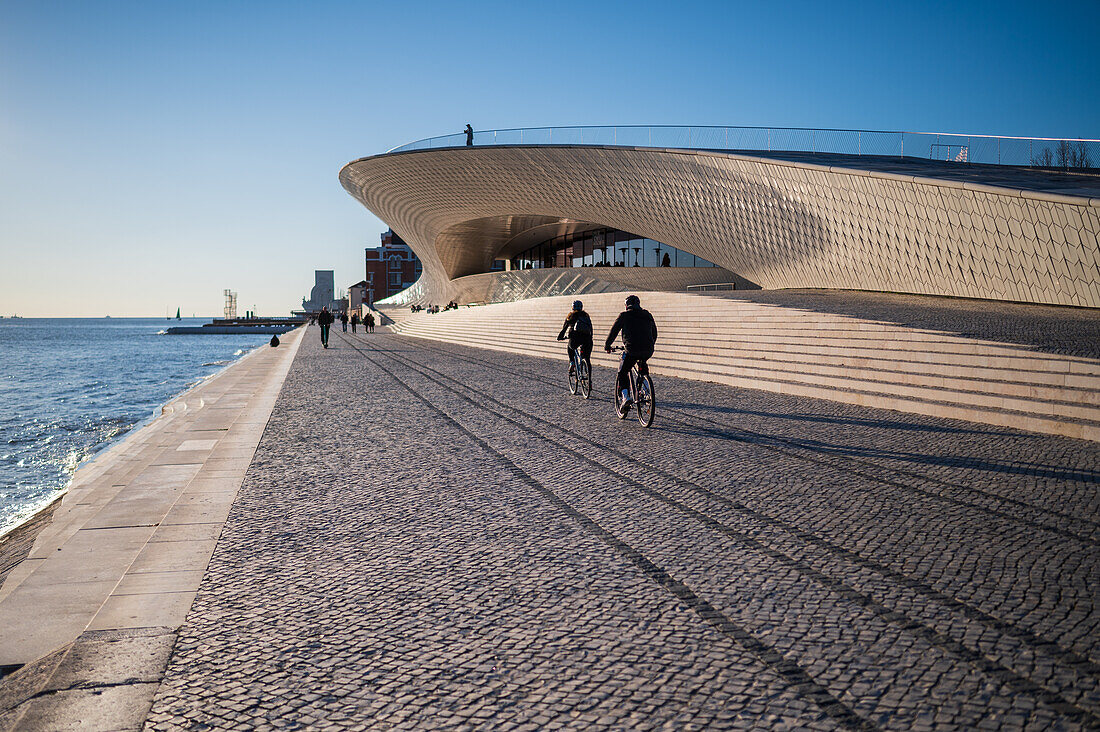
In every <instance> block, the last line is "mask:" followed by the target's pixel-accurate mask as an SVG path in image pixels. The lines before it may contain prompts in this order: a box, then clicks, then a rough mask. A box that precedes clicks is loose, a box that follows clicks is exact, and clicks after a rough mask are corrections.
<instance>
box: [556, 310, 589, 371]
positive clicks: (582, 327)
mask: <svg viewBox="0 0 1100 732" xmlns="http://www.w3.org/2000/svg"><path fill="white" fill-rule="evenodd" d="M566 333H568V334H569V345H568V346H567V347H566V352H567V353H568V354H569V373H573V354H574V353H575V352H576V351H577V349H578V348H579V349H580V351H581V358H583V359H584V360H585V362H586V363H587V364H588V373H592V318H590V317H589V316H588V313H586V312H585V311H584V303H582V302H581V301H580V300H574V301H573V310H572V311H571V312H570V313H569V315H566V316H565V324H564V325H563V326H562V327H561V332H560V333H558V340H559V341H564V340H565V335H566Z"/></svg>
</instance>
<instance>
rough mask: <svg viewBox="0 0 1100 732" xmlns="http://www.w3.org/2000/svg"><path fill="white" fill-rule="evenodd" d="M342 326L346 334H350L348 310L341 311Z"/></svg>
mask: <svg viewBox="0 0 1100 732" xmlns="http://www.w3.org/2000/svg"><path fill="white" fill-rule="evenodd" d="M340 325H342V326H344V332H345V333H347V332H348V313H347V311H346V310H341V311H340Z"/></svg>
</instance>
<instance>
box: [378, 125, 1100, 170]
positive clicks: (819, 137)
mask: <svg viewBox="0 0 1100 732" xmlns="http://www.w3.org/2000/svg"><path fill="white" fill-rule="evenodd" d="M466 144H467V141H466V133H464V132H458V133H455V134H453V135H442V136H440V137H428V138H425V139H423V140H417V141H416V142H410V143H408V144H406V145H401V146H399V147H395V148H393V149H392V150H389V151H388V152H404V151H407V150H429V149H435V148H443V147H461V146H463V145H466ZM473 144H474V145H475V146H487V145H612V146H615V145H620V146H627V147H658V148H686V149H696V150H723V151H753V152H768V153H776V154H780V153H804V154H809V155H818V154H821V155H830V154H835V155H861V156H862V155H867V156H880V157H894V158H920V159H924V160H940V161H947V162H955V163H978V164H991V165H1016V166H1021V165H1022V166H1034V167H1041V168H1051V169H1063V170H1075V169H1076V170H1082V169H1090V168H1098V167H1100V140H1091V139H1062V138H1050V137H996V136H993V135H956V134H948V133H942V132H885V131H880V130H827V129H810V128H805V127H699V126H692V127H676V126H664V125H657V126H641V125H625V126H618V127H526V128H516V129H506V130H477V131H475V132H474V135H473Z"/></svg>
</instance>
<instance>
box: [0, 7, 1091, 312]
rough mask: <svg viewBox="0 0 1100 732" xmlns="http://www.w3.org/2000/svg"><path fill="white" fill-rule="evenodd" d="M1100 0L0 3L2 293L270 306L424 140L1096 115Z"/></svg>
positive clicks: (968, 126) (1058, 127) (13, 300)
mask: <svg viewBox="0 0 1100 732" xmlns="http://www.w3.org/2000/svg"><path fill="white" fill-rule="evenodd" d="M1098 49H1100V3H1098V2H1095V0H1093V1H1092V2H1080V3H1057V2H1055V3H1047V4H1038V3H1024V2H999V3H979V2H975V3H937V2H929V3H909V4H902V3H846V2H829V3H822V2H806V3H802V2H793V3H770V4H769V3H760V2H752V3H737V2H691V1H690V0H688V1H685V2H679V3H651V2H630V3H591V2H589V3H580V2H569V1H564V2H556V3H537V4H535V3H532V4H525V3H514V2H486V3H478V2H446V3H443V2H440V3H412V2H409V3H392V2H390V3H370V2H355V3H352V2H312V3H300V2H294V3H290V2H262V3H261V2H232V1H224V0H223V2H209V3H208V2H184V3H168V2H148V1H147V0H146V1H144V2H94V3H93V2H51V1H50V0H22V1H21V0H8V1H7V2H4V3H0V314H10V313H13V312H18V313H19V314H21V315H43V316H50V315H65V314H69V315H88V316H99V315H104V314H108V313H110V314H112V315H115V316H119V315H159V314H163V313H164V312H165V311H166V309H169V308H171V309H172V310H173V311H174V310H175V308H176V306H180V307H182V308H183V311H184V312H185V313H192V312H194V313H197V314H199V315H212V314H215V313H217V312H218V311H219V310H220V308H221V300H222V298H221V291H222V290H223V289H224V288H226V287H229V288H232V289H235V290H237V291H238V292H239V293H240V303H241V309H242V310H244V309H246V308H249V309H250V308H252V306H253V305H255V306H256V308H257V309H258V310H259V311H260V312H262V313H269V314H281V313H284V312H285V311H287V310H288V309H289V308H291V307H293V306H296V305H297V303H298V302H299V301H300V298H301V297H302V296H303V295H305V294H307V293H308V290H309V288H310V286H311V285H312V282H313V275H312V271H313V270H314V269H335V270H336V278H337V282H338V284H339V285H341V286H347V285H348V284H351V283H352V282H355V281H356V280H358V279H361V278H362V276H363V264H362V259H363V257H362V250H363V247H364V246H372V245H375V244H377V242H378V234H379V233H380V232H381V231H382V230H384V229H385V225H384V224H383V223H382V222H380V221H378V220H377V219H376V218H374V217H373V216H372V215H371V214H370V213H369V212H368V211H366V210H365V209H363V208H362V207H361V206H360V205H359V204H358V203H357V202H355V201H354V200H353V199H352V198H351V197H350V196H348V195H347V194H346V193H345V192H344V191H343V190H342V189H341V188H340V186H339V183H338V181H337V173H338V171H339V168H340V167H341V166H342V165H343V164H344V163H346V162H348V161H350V160H353V159H355V158H358V157H362V156H365V155H370V154H374V153H378V152H382V151H384V150H386V149H389V148H391V147H393V146H395V145H399V144H402V143H404V142H408V141H411V140H414V139H418V138H421V137H427V136H431V135H438V134H446V133H449V132H457V131H459V130H461V129H462V127H463V125H464V124H465V123H466V122H471V123H472V124H473V125H474V127H475V128H477V129H489V128H506V127H522V126H544V125H577V124H590V125H599V124H700V125H702V124H712V125H771V126H806V127H839V128H860V129H885V130H910V131H948V132H969V133H983V134H1004V135H1034V136H1049V137H1061V136H1065V137H1090V138H1096V137H1100V93H1098V83H1097V79H1100V50H1098Z"/></svg>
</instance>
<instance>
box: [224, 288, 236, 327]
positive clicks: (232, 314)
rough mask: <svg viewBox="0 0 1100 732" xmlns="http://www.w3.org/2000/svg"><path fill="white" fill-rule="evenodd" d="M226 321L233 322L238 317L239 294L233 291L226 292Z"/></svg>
mask: <svg viewBox="0 0 1100 732" xmlns="http://www.w3.org/2000/svg"><path fill="white" fill-rule="evenodd" d="M224 314H225V319H226V320H232V319H233V318H236V317H237V293H235V292H233V291H232V290H226V291H225V310H224Z"/></svg>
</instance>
